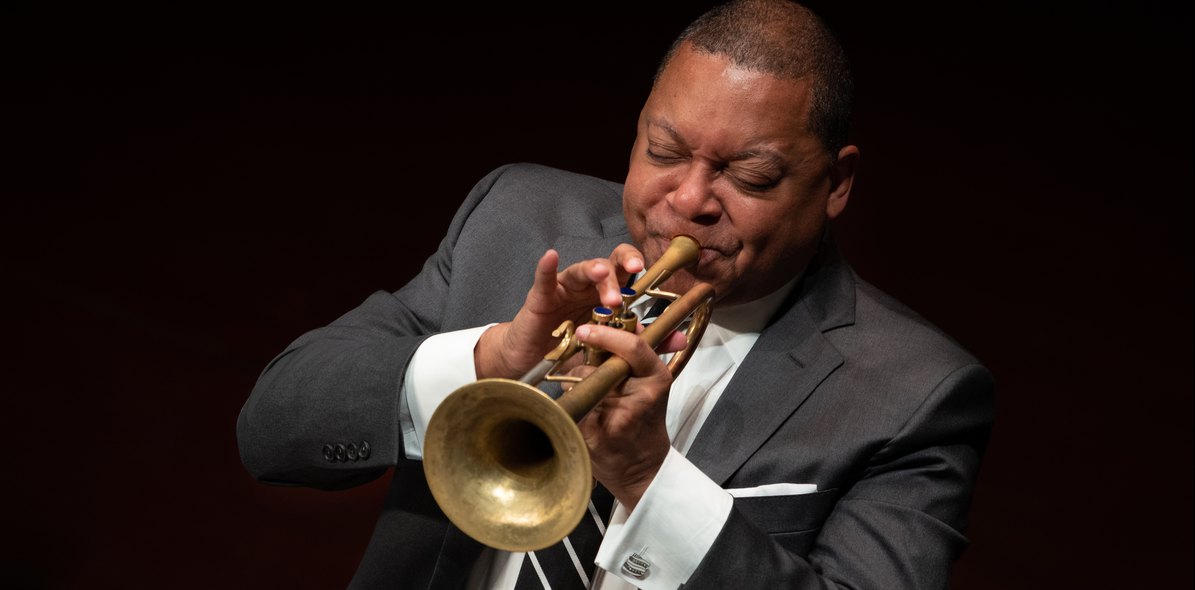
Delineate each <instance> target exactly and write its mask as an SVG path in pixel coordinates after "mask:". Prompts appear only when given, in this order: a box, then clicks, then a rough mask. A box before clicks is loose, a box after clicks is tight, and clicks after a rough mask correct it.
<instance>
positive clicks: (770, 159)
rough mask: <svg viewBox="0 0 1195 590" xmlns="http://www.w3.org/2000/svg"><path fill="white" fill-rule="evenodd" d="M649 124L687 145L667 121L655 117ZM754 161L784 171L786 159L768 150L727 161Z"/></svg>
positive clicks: (752, 152)
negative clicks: (757, 160) (759, 161)
mask: <svg viewBox="0 0 1195 590" xmlns="http://www.w3.org/2000/svg"><path fill="white" fill-rule="evenodd" d="M647 124H648V126H649V127H659V128H660V129H662V130H664V132H665V133H667V134H668V135H669V136H670V137H671V138H672V141H675V142H676V143H679V144H682V145H685V144H686V142H685V140H684V138H683V137H681V135H680V133H679V132H678V131H677V130H676V128H675V127H673V126H672V125H671V124H670V123H668V122H667V121H664V120H661V119H657V118H654V117H648V118H647ZM752 159H759V160H762V161H763V164H764V165H768V166H774V167H776V168H779V169H784V158H783V157H782V155H781V154H780V153H779V152H777V151H775V150H772V149H767V148H765V149H756V150H747V151H742V152H738V153H736V154H733V155H731V156H730V157H729V158H727V161H729V162H739V161H742V160H752Z"/></svg>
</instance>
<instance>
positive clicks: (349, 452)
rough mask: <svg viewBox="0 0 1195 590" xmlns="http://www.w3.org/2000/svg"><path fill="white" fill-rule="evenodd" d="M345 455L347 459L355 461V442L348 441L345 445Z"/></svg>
mask: <svg viewBox="0 0 1195 590" xmlns="http://www.w3.org/2000/svg"><path fill="white" fill-rule="evenodd" d="M345 455H346V456H347V457H348V458H349V461H356V460H357V444H356V443H349V444H348V446H347V447H345Z"/></svg>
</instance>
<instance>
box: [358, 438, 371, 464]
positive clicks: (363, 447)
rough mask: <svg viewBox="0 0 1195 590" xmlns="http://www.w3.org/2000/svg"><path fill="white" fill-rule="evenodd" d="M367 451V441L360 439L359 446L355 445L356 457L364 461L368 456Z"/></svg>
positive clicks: (368, 449)
mask: <svg viewBox="0 0 1195 590" xmlns="http://www.w3.org/2000/svg"><path fill="white" fill-rule="evenodd" d="M369 451H370V448H369V441H367V440H363V441H361V446H360V447H357V457H359V458H360V459H361V460H362V461H364V460H365V459H368V458H369Z"/></svg>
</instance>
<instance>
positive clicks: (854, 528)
mask: <svg viewBox="0 0 1195 590" xmlns="http://www.w3.org/2000/svg"><path fill="white" fill-rule="evenodd" d="M621 194H622V187H621V185H619V184H616V183H611V182H607V181H603V180H599V179H596V178H591V177H585V176H580V175H576V174H571V173H566V172H562V171H559V170H553V169H549V168H545V167H541V166H534V165H526V164H523V165H513V166H507V167H504V168H500V169H498V170H496V171H494V172H493V173H491V174H490V175H488V176H487V177H486V178H485V179H483V180H482V181H481V182H480V183H479V184H478V185H477V186H476V187H475V188H474V190H473V191H472V192H471V193H470V194H469V196H468V198H467V199H466V200H465V202H464V204H463V205H462V207H461V208H460V210H459V211H458V213H457V215H456V216H455V218H454V219H453V221H452V224H451V226H450V228H449V230H448V233H447V236H446V237H445V238H444V240H443V241H442V243H441V244H440V246H439V248H438V250H437V251H436V253H435V254H434V255H433V256H431V257H430V258H429V259H428V260H427V262H426V263H425V264H424V267H423V270H422V271H421V272H420V273H419V274H418V275H417V276H416V277H415V278H414V279H413V280H411V282H410V283H408V284H407V285H406V286H404V287H403V288H402V289H400V290H399V291H397V292H395V293H386V292H379V293H375V294H374V295H372V296H370V297H369V298H368V299H367V300H366V301H365V302H364V303H363V304H362V305H361V306H360V307H358V308H357V309H354V310H353V311H351V312H349V313H347V314H346V315H344V316H343V317H341V318H340V319H338V320H336V321H335V322H333V323H332V324H331V325H329V326H327V327H325V328H321V329H318V330H314V331H312V332H309V333H307V334H304V335H303V336H302V337H300V338H299V339H298V340H296V341H295V342H294V343H292V344H291V345H290V346H289V347H288V348H287V349H286V350H285V351H284V352H283V353H282V354H281V355H279V356H278V357H277V358H275V359H274V360H273V361H272V362H271V363H270V364H269V365H268V366H267V367H266V369H265V371H264V372H263V373H262V375H261V377H260V379H259V380H258V383H257V385H256V387H255V388H254V390H253V393H252V395H251V396H250V398H249V400H248V401H247V402H246V404H245V407H244V409H243V410H242V412H241V415H240V418H239V420H238V423H237V435H238V439H239V444H240V449H241V455H242V459H243V461H244V463H245V466H246V467H247V468H248V469H249V471H250V472H251V473H252V474H253V475H254V476H255V477H257V478H258V479H260V480H261V481H264V482H267V483H274V484H282V485H304V486H313V487H317V488H324V489H338V488H344V487H349V486H353V485H357V484H360V483H363V482H366V481H370V480H372V479H374V478H377V477H379V476H381V475H382V474H383V473H384V472H385V471H386V469H387V468H390V467H394V468H395V469H394V472H393V475H392V478H393V479H392V482H391V487H390V491H389V493H388V495H387V497H386V500H385V504H384V506H383V509H382V513H381V516H380V517H379V519H378V523H377V526H376V528H375V530H374V534H373V538H372V539H371V541H370V545H369V548H368V549H367V550H366V553H365V555H364V557H363V558H362V561H361V565H360V567H359V569H358V571H357V574H356V576H355V577H354V579H353V581H352V584H351V587H353V588H460V587H462V586H463V584H464V582H465V579H466V578H467V576H468V573H469V571H470V568H471V567H472V564H473V561H474V560H475V559H476V557H477V555H478V554H479V552H480V550H481V547H480V545H478V544H477V543H475V542H473V541H472V540H470V539H468V538H467V537H465V536H464V535H463V534H461V533H460V532H459V531H458V530H456V529H455V527H452V526H451V525H450V524H449V523H448V522H447V520H446V519H445V518H444V516H443V514H442V513H441V512H440V511H439V509H438V508H437V507H436V505H435V502H434V501H433V500H432V499H431V497H430V493H429V492H428V490H427V485H426V482H425V481H424V479H423V470H422V466H421V465H420V463H419V462H415V461H410V460H407V459H406V458H405V457H404V456H403V452H402V448H403V446H402V440H401V429H400V427H399V424H398V400H399V396H400V394H401V388H402V383H403V375H404V372H405V370H406V365H407V363H408V361H409V359H410V357H411V355H412V354H413V353H414V351H415V349H416V348H417V347H418V346H419V344H420V343H421V342H422V341H423V339H424V338H426V337H427V336H428V335H431V334H436V333H439V332H446V331H451V330H457V329H462V328H469V327H475V326H479V325H483V324H485V323H488V322H500V321H508V320H509V319H510V318H512V317H513V316H514V314H515V312H516V311H517V310H518V308H519V306H520V305H521V303H522V301H523V298H524V297H525V296H526V293H527V290H528V289H529V288H530V286H531V280H532V274H533V273H532V271H533V269H534V262H535V260H537V259H538V258H539V256H540V255H542V253H543V252H544V251H545V250H547V249H548V248H555V249H557V250H558V251H559V252H560V254H561V264H562V265H567V264H570V263H572V262H576V261H579V260H584V259H587V258H593V257H604V256H606V255H608V254H609V252H610V251H611V250H612V249H613V247H614V246H615V245H616V244H619V243H623V242H629V241H630V237H629V236H628V234H627V230H626V225H625V223H624V221H623V217H622V210H621ZM992 395H993V394H992V380H991V377H990V375H989V373H988V372H987V371H986V370H985V369H984V368H983V367H982V366H980V365H979V364H978V363H977V362H976V360H975V359H974V358H972V357H971V356H970V355H969V354H967V353H966V352H965V351H963V350H962V348H961V347H959V346H958V345H957V344H955V343H954V342H953V341H951V340H950V339H949V338H948V337H946V336H945V335H943V334H942V333H941V332H939V331H938V330H936V329H935V328H934V327H933V326H931V325H929V324H928V323H927V322H926V321H925V320H924V319H922V318H920V317H919V316H917V315H916V314H914V313H913V312H911V311H910V310H908V309H907V308H905V307H903V306H902V305H900V304H899V303H897V302H896V301H894V300H892V299H891V298H889V297H887V296H886V295H884V294H883V293H881V292H880V291H878V290H877V289H875V288H874V287H872V286H871V285H869V284H867V283H865V282H863V281H862V280H861V279H859V278H858V277H857V276H856V275H855V274H854V273H853V272H852V271H851V269H850V268H849V267H848V266H847V265H846V263H845V262H844V261H843V260H842V259H841V258H840V257H839V255H838V252H837V249H836V248H835V247H834V246H833V244H832V242H830V241H829V240H827V241H826V242H824V243H823V245H822V248H821V251H820V252H819V253H818V255H817V257H816V258H815V260H814V262H813V263H812V264H811V265H810V267H809V268H808V269H807V271H806V272H805V274H804V276H803V277H802V279H801V281H800V282H799V283H798V285H797V288H796V289H795V290H794V292H793V294H792V295H791V296H790V297H789V299H788V300H787V301H786V302H785V304H784V305H783V306H782V307H781V309H780V311H778V312H777V314H776V316H775V317H774V318H773V319H772V321H771V322H770V323H769V325H768V326H767V327H766V328H765V329H764V331H763V332H762V333H761V334H760V337H759V340H758V341H757V342H756V344H755V346H754V348H752V350H751V352H750V354H749V355H748V356H747V358H746V359H745V360H744V362H743V363H742V365H741V366H740V367H739V369H738V372H737V373H736V374H735V377H734V378H733V380H732V381H731V383H730V384H729V386H728V387H727V388H726V390H725V393H724V394H723V395H722V397H721V399H720V400H719V402H718V404H717V406H716V407H715V409H714V410H713V412H712V413H711V414H710V416H709V418H708V420H707V421H706V423H705V425H704V426H703V427H702V429H701V431H700V433H699V434H698V436H697V439H696V441H695V442H694V444H693V446H692V448H691V449H690V451H689V453H688V458H689V459H690V460H691V461H692V462H693V463H694V464H695V465H697V466H698V467H699V468H701V469H702V471H703V472H705V473H706V474H707V475H708V476H709V477H710V478H711V479H713V480H714V481H715V482H717V483H718V484H720V485H722V486H723V487H725V488H744V487H754V486H759V485H764V484H770V483H780V482H789V483H814V484H817V485H818V489H819V490H820V491H818V492H816V493H813V494H808V495H799V496H782V497H760V498H739V499H736V500H735V502H734V508H733V510H732V512H731V515H730V518H729V521H728V522H727V523H726V526H725V527H724V528H723V530H722V531H721V532H720V534H719V535H718V537H717V540H716V541H715V543H714V546H713V547H712V548H711V550H710V551H709V553H708V554H707V556H706V557H705V559H704V561H703V562H702V563H701V565H700V566H699V567H698V570H697V571H696V572H695V573H694V574H693V576H692V577H691V578H690V580H689V581H688V583H686V584H685V586H684V587H685V588H690V589H704V588H709V589H722V588H730V587H741V588H876V589H884V590H888V589H893V588H943V587H945V586H946V584H947V577H948V573H949V569H950V564H951V563H952V562H953V561H954V560H955V559H956V558H957V557H958V555H959V554H960V552H961V551H962V550H963V548H964V547H965V546H966V544H967V541H966V538H965V537H964V536H963V534H962V531H963V529H964V526H965V522H966V514H967V510H968V507H969V503H970V495H971V491H972V488H973V485H974V481H975V478H976V475H977V472H978V469H979V463H980V458H981V455H982V453H983V449H984V446H985V445H986V442H987V437H988V433H989V431H990V428H991V423H992V419H993V397H992ZM361 441H367V442H368V443H369V445H370V448H371V449H372V452H371V454H370V455H369V457H368V458H366V459H360V460H357V461H329V460H328V459H326V458H325V457H324V455H323V449H324V447H325V445H329V444H332V445H335V444H346V443H349V442H355V443H357V444H359V443H360V442H361Z"/></svg>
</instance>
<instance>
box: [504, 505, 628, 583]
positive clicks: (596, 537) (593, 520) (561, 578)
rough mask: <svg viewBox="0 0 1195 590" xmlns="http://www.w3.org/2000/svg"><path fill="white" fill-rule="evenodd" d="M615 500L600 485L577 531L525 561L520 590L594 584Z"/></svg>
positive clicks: (528, 556)
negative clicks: (598, 556) (598, 559)
mask: <svg viewBox="0 0 1195 590" xmlns="http://www.w3.org/2000/svg"><path fill="white" fill-rule="evenodd" d="M613 505H614V496H613V495H611V494H610V492H608V491H606V488H604V487H602V486H601V484H598V485H597V486H595V487H594V488H593V494H592V496H591V497H590V499H589V510H588V511H587V513H586V514H585V516H584V517H582V518H581V523H580V524H578V525H577V528H576V529H575V530H574V531H573V532H572V533H569V535H568V536H567V537H565V538H564V539H563V540H562V541H560V542H559V543H556V544H555V545H552V546H551V547H548V548H547V549H541V550H539V551H533V552H530V553H528V554H527V556H526V557H524V558H523V567H522V569H520V570H519V581H518V583H516V584H515V589H516V590H584V589H585V588H589V585H590V583H591V582H592V581H593V568H594V565H593V560H594V558H595V557H597V552H598V547H599V546H600V545H601V544H602V536H603V535H605V534H606V524H607V522H608V520H609V518H610V509H611V508H612V507H613Z"/></svg>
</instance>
